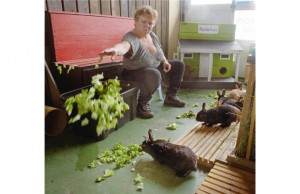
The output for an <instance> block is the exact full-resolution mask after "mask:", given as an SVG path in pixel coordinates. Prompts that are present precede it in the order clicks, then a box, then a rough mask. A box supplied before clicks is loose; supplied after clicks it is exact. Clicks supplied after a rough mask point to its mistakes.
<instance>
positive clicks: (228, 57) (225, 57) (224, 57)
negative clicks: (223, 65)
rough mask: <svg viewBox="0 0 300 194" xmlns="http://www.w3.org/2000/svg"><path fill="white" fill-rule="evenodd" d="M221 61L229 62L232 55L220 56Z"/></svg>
mask: <svg viewBox="0 0 300 194" xmlns="http://www.w3.org/2000/svg"><path fill="white" fill-rule="evenodd" d="M220 59H221V60H229V59H230V54H220Z"/></svg>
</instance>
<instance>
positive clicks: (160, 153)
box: [141, 129, 197, 177]
mask: <svg viewBox="0 0 300 194" xmlns="http://www.w3.org/2000/svg"><path fill="white" fill-rule="evenodd" d="M148 136H149V137H148V138H147V137H145V140H144V141H143V143H142V146H141V147H142V150H143V151H144V152H146V153H148V154H150V155H151V156H152V157H153V158H154V159H155V160H157V161H158V162H160V163H161V164H165V165H167V166H169V167H170V168H172V169H173V170H175V171H176V175H177V176H179V177H185V176H187V175H188V174H190V172H191V171H196V170H197V156H196V155H195V153H194V152H193V150H192V149H190V148H189V147H187V146H184V145H177V144H172V143H170V142H167V141H165V140H161V139H158V140H155V141H154V140H153V136H152V129H149V131H148Z"/></svg>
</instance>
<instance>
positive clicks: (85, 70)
mask: <svg viewBox="0 0 300 194" xmlns="http://www.w3.org/2000/svg"><path fill="white" fill-rule="evenodd" d="M46 27H47V28H48V29H46V31H48V32H49V35H48V38H49V40H48V41H49V43H48V47H49V50H50V53H51V54H52V56H51V62H52V71H53V72H54V76H55V78H56V79H57V80H59V81H58V82H59V83H58V84H57V85H58V87H59V89H60V91H61V92H67V91H70V90H74V89H77V88H81V87H84V86H87V85H89V84H91V77H92V76H94V75H96V74H98V73H101V72H103V73H104V77H105V79H109V78H115V77H116V76H118V77H119V78H120V77H121V72H122V70H123V68H122V60H123V57H122V56H117V57H116V58H115V61H111V58H110V57H104V58H103V60H102V61H101V62H99V59H100V58H99V53H100V52H101V51H102V50H104V49H105V48H108V47H111V46H113V45H114V44H116V43H119V42H120V41H121V39H122V37H123V36H124V34H125V33H127V32H128V31H130V30H132V29H133V27H134V21H133V18H128V17H115V16H106V15H96V14H86V13H73V12H58V11H49V12H46ZM46 47H47V45H46ZM58 64H60V65H62V66H63V67H65V68H63V72H62V74H61V75H58V71H57V70H56V69H55V68H56V67H55V66H56V65H58ZM70 66H72V67H74V69H71V70H70V71H68V70H69V68H70ZM158 92H159V97H160V99H161V100H163V97H162V90H161V87H159V89H158Z"/></svg>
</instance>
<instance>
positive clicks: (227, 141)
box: [174, 122, 239, 168]
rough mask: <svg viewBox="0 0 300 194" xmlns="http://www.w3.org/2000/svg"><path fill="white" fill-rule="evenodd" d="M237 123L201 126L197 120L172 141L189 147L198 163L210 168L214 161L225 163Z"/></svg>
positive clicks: (230, 149)
mask: <svg viewBox="0 0 300 194" xmlns="http://www.w3.org/2000/svg"><path fill="white" fill-rule="evenodd" d="M238 129H239V124H236V123H232V124H231V126H229V127H226V128H221V127H218V126H216V127H207V126H202V123H200V122H198V123H197V124H196V125H194V126H193V128H192V129H191V130H189V131H188V132H187V133H185V134H184V135H182V136H181V137H179V138H178V139H177V140H175V141H174V143H176V144H179V145H185V146H188V147H190V148H191V149H192V150H193V151H194V152H195V154H196V155H197V156H198V164H199V165H201V166H205V167H208V168H212V167H213V165H214V163H215V162H216V161H222V162H224V163H227V161H226V158H227V156H228V155H229V154H231V153H232V151H233V150H234V148H235V145H236V138H237V134H238Z"/></svg>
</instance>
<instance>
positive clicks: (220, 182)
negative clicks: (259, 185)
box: [195, 162, 255, 194]
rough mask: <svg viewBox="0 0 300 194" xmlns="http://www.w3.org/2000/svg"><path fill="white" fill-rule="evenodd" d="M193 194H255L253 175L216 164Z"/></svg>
mask: <svg viewBox="0 0 300 194" xmlns="http://www.w3.org/2000/svg"><path fill="white" fill-rule="evenodd" d="M195 193H241V194H251V193H255V174H254V173H250V172H248V171H245V170H242V169H238V168H234V167H231V166H228V165H225V164H221V163H220V162H216V163H215V165H214V167H213V168H212V169H211V171H210V172H209V173H208V175H207V177H206V179H205V180H204V181H203V182H202V183H201V185H200V187H199V188H198V190H197V191H196V192H195Z"/></svg>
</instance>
